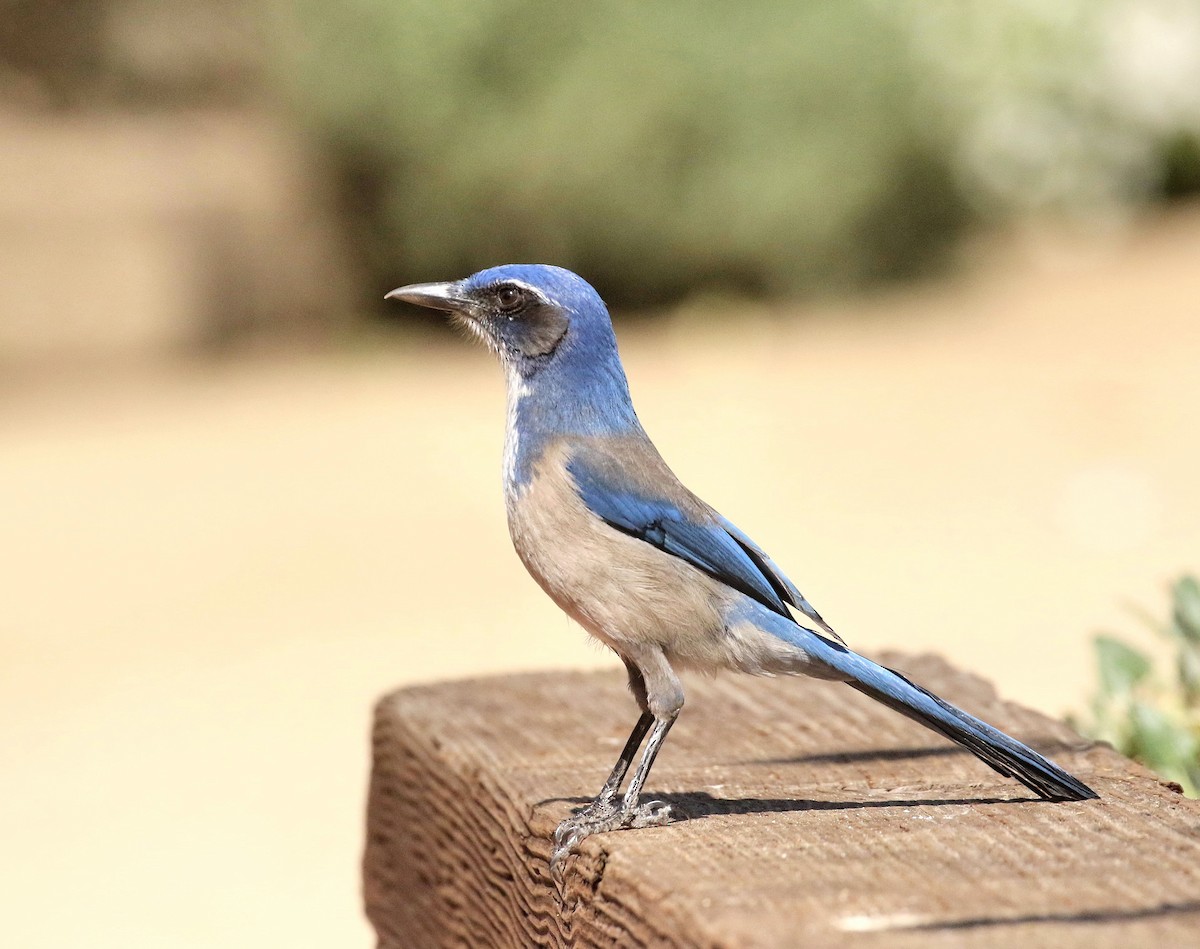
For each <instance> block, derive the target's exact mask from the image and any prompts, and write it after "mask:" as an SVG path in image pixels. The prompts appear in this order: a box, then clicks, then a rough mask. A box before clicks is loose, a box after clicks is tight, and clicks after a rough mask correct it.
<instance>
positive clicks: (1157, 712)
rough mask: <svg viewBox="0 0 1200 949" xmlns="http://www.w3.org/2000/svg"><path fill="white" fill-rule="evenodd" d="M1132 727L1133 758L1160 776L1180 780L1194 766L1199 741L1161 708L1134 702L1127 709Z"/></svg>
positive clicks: (1199, 746)
mask: <svg viewBox="0 0 1200 949" xmlns="http://www.w3.org/2000/svg"><path fill="white" fill-rule="evenodd" d="M1129 714H1130V720H1131V722H1132V724H1133V741H1132V745H1133V748H1134V757H1136V758H1138V759H1139V760H1140V761H1143V762H1145V763H1146V764H1147V765H1149V766H1150V767H1152V768H1153V769H1154V770H1155V771H1158V772H1159V773H1160V774H1166V775H1168V776H1170V777H1173V778H1175V779H1176V780H1179V777H1180V776H1186V775H1187V773H1188V769H1189V767H1194V766H1195V762H1196V756H1197V754H1198V753H1200V739H1198V738H1197V737H1196V736H1195V735H1193V734H1191V732H1189V731H1188V729H1187V726H1186V725H1185V724H1184V723H1182V722H1177V721H1175V720H1173V719H1172V718H1171V717H1170V716H1168V715H1167V714H1166V713H1165V712H1163V711H1162V710H1161V709H1158V708H1154V707H1153V706H1150V705H1146V704H1144V703H1142V702H1134V703H1133V706H1132V707H1131V708H1130V710H1129Z"/></svg>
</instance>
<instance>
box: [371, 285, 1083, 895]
mask: <svg viewBox="0 0 1200 949" xmlns="http://www.w3.org/2000/svg"><path fill="white" fill-rule="evenodd" d="M387 298H388V299H393V300H403V301H405V302H407V303H413V304H417V305H418V306H424V307H432V308H434V309H437V310H443V311H446V312H448V313H449V314H450V315H451V317H452V318H453V319H454V320H455V321H456V322H458V323H459V324H461V325H462V326H464V327H466V328H467V329H468V330H469V331H470V332H471V333H473V334H474V335H475V336H477V337H479V339H481V340H482V341H483V342H484V343H486V344H487V345H488V346H489V347H490V348H491V349H492V350H493V351H494V352H495V353H496V354H497V355H498V356H499V358H500V362H501V363H502V365H503V367H504V369H505V371H506V374H507V393H508V423H507V433H506V438H505V444H504V500H505V505H506V507H507V511H508V526H509V533H510V534H511V536H512V542H513V546H514V547H515V548H516V552H517V555H518V556H519V557H520V558H521V561H522V563H524V564H525V567H526V568H527V569H528V570H529V573H530V574H531V575H532V576H533V579H534V580H536V581H537V583H538V584H539V585H540V586H541V587H542V589H543V590H545V591H546V593H547V594H548V595H549V596H550V598H551V599H552V600H554V602H555V603H557V604H558V605H559V607H561V608H562V609H563V610H564V611H565V612H566V613H567V614H568V615H569V616H571V617H572V618H573V619H575V620H576V621H577V622H578V623H579V624H580V625H581V626H582V627H583V628H584V629H586V630H587V631H588V632H589V633H591V634H592V635H593V636H595V637H596V638H597V639H599V640H600V641H601V642H603V643H604V644H605V645H607V646H609V647H610V648H611V649H612V650H613V651H614V652H616V654H617V655H618V656H620V658H621V660H622V661H623V662H624V664H625V667H626V669H627V670H628V673H629V687H630V689H631V691H632V692H633V697H634V699H635V700H636V701H637V704H638V707H639V709H640V710H641V717H640V718H639V719H638V722H637V724H636V725H635V726H634V728H633V732H632V734H631V735H630V736H629V740H628V741H627V742H626V744H625V747H624V749H623V750H622V752H621V755H620V757H619V758H618V760H617V763H616V766H615V767H614V768H613V770H612V773H611V774H610V775H609V777H608V780H607V781H605V782H604V786H603V787H602V788H601V790H600V793H599V794H598V795H597V797H596V799H595V800H594V801H593V802H592V803H591V804H590V805H589V806H588V807H586V808H584V809H583V810H582V811H580V812H578V813H576V814H574V815H573V816H572V817H570V818H568V819H567V820H565V821H563V822H562V824H560V825H559V827H558V830H557V832H556V834H555V844H556V848H555V851H554V855H553V857H552V864H553V865H554V866H555V867H556V868H558V867H559V866H560V865H561V863H562V860H563V859H564V858H565V857H566V856H567V855H568V854H569V853H571V852H572V851H573V850H574V849H575V847H576V846H577V845H578V844H579V842H580V841H581V840H583V839H584V838H585V837H587V836H588V835H590V834H594V833H600V832H605V831H611V830H617V829H621V828H630V827H646V826H652V825H658V824H663V823H666V822H668V821H669V820H670V819H671V809H670V807H669V806H668V805H666V804H664V803H662V802H660V801H650V802H648V803H642V801H641V792H642V787H643V785H644V784H645V782H646V777H647V775H648V774H649V772H650V768H651V766H652V765H653V764H654V758H655V756H656V755H657V754H658V751H659V749H660V747H661V746H662V743H663V740H664V739H665V738H666V736H667V732H668V731H670V729H671V726H672V725H673V724H674V722H675V719H676V718H677V717H678V715H679V712H680V709H682V708H683V688H682V686H681V685H680V682H679V678H678V676H677V675H676V672H677V670H679V669H689V668H692V669H699V670H703V671H706V672H715V671H718V670H723V669H728V670H736V671H739V672H747V673H750V674H752V675H774V674H803V675H810V676H815V677H817V678H820V679H834V680H839V681H842V682H845V683H847V684H848V685H850V686H852V687H853V688H855V689H857V690H859V691H860V692H863V693H865V694H867V695H869V696H870V697H871V698H873V699H876V700H878V701H879V702H882V703H883V704H884V705H887V706H888V707H889V708H892V709H894V710H896V711H897V712H900V713H901V714H903V715H906V716H908V717H909V718H912V719H914V720H916V721H918V722H920V723H921V724H922V725H926V726H928V727H929V728H932V729H934V730H935V731H938V732H940V733H941V734H943V735H945V736H946V737H947V738H950V739H952V740H953V741H956V742H958V743H959V744H961V745H963V746H965V747H966V748H967V749H968V750H970V751H971V752H973V753H974V754H975V755H977V756H978V757H979V758H980V759H982V760H983V761H984V763H986V764H988V765H990V766H991V767H992V768H994V769H995V770H996V771H998V772H1000V773H1001V774H1003V775H1006V776H1008V777H1010V778H1015V779H1016V780H1017V781H1020V782H1021V783H1022V784H1024V785H1025V786H1026V787H1028V788H1030V789H1031V790H1032V791H1034V792H1035V793H1036V794H1037V795H1038V796H1040V797H1042V798H1044V799H1046V800H1051V801H1063V800H1083V799H1088V798H1095V797H1097V795H1096V793H1095V792H1094V791H1093V790H1092V789H1091V788H1089V787H1088V786H1087V785H1085V784H1083V783H1082V782H1080V781H1079V780H1077V779H1076V778H1074V777H1072V776H1071V775H1069V774H1067V773H1066V772H1065V771H1063V770H1062V769H1061V768H1059V767H1057V766H1056V765H1054V764H1052V763H1051V762H1050V761H1047V760H1046V759H1045V758H1043V757H1042V756H1041V755H1039V754H1038V753H1037V752H1035V751H1034V750H1033V749H1031V748H1028V747H1026V746H1025V745H1023V744H1021V742H1019V741H1016V740H1015V739H1013V738H1010V737H1009V736H1008V735H1005V734H1004V733H1002V732H1000V731H998V730H996V729H995V728H992V727H991V726H990V725H988V724H986V723H984V722H982V721H980V720H979V719H977V718H975V717H973V716H971V715H968V714H967V713H966V712H963V711H961V710H960V709H958V708H955V707H954V706H953V705H951V704H949V703H948V702H945V701H943V700H942V699H940V698H938V697H937V696H936V695H933V694H932V693H931V692H928V691H926V690H925V689H923V688H921V687H920V686H919V685H917V684H915V683H913V682H910V681H909V680H908V679H906V678H905V677H904V676H902V675H900V674H899V673H898V672H894V671H892V670H890V669H886V668H884V667H883V666H880V665H878V664H876V663H874V662H872V661H871V660H869V659H866V658H864V657H863V656H860V655H858V654H857V653H855V652H853V651H851V650H850V649H849V648H847V646H846V645H845V644H844V642H843V641H842V639H841V637H839V636H838V635H837V634H836V633H835V632H834V631H833V630H832V629H831V628H830V626H829V624H828V623H826V622H825V620H823V619H822V618H821V616H820V614H819V613H817V611H816V610H815V609H813V607H812V605H811V604H810V603H809V602H808V600H806V599H805V598H804V595H803V594H802V593H801V592H800V591H799V589H797V588H796V585H795V584H794V583H792V581H791V580H789V579H788V578H787V577H786V576H785V575H784V573H783V571H781V570H780V569H779V568H778V567H777V566H776V565H775V563H774V562H773V561H772V560H771V558H770V557H769V556H768V555H767V554H766V552H765V551H764V550H763V549H762V548H761V547H759V546H758V545H757V544H756V543H755V542H754V541H752V540H751V539H750V538H749V537H748V536H747V535H746V534H744V533H742V531H740V530H738V528H736V527H735V526H734V525H733V524H731V523H730V522H729V521H727V520H726V519H725V518H723V517H722V516H721V515H720V514H718V513H717V512H716V511H715V510H713V509H712V508H711V507H709V506H708V505H707V504H705V503H704V502H703V501H701V500H700V499H699V498H698V497H696V495H694V494H692V493H691V492H690V491H689V490H688V489H687V488H685V487H684V486H683V484H681V483H680V481H679V479H678V478H676V477H675V475H674V474H673V473H672V472H671V469H670V468H668V467H667V464H666V462H664V461H663V459H662V456H661V455H659V453H658V450H657V449H656V448H655V447H654V444H653V442H651V441H650V439H649V437H647V435H646V433H645V431H643V429H642V426H641V424H640V423H639V421H638V417H637V415H636V414H635V412H634V410H633V402H632V400H631V399H630V395H629V384H628V383H627V381H626V379H625V370H624V368H623V367H622V365H621V360H620V357H619V356H618V354H617V341H616V337H615V335H614V334H613V328H612V322H611V320H610V319H609V315H608V310H607V308H606V307H605V305H604V302H603V301H602V300H601V299H600V296H599V295H598V294H597V293H596V291H595V290H593V289H592V287H591V286H590V285H589V284H588V283H586V282H585V281H584V280H583V279H582V278H580V277H579V276H577V275H575V274H573V273H571V272H570V271H568V270H563V269H561V268H559V267H551V266H546V265H540V264H538V265H535V264H520V265H518V264H510V265H506V266H502V267H495V268H492V269H490V270H484V271H482V272H480V273H477V274H475V275H474V276H471V277H468V278H466V279H465V280H460V281H455V282H451V283H424V284H414V285H412V286H407V287H400V288H399V289H397V290H393V291H392V292H391V293H389V294H387ZM793 610H795V613H793ZM796 614H799V616H800V617H802V620H803V621H804V622H807V623H808V625H803V624H802V621H798V619H797V615H796ZM810 626H811V627H814V628H809V627H810ZM647 736H649V737H648V738H647ZM643 742H645V750H644V751H643V752H642V757H641V760H640V762H639V763H638V767H637V769H636V770H635V771H634V774H633V777H632V778H631V779H630V781H629V786H628V788H627V789H626V791H625V793H624V795H620V789H621V785H622V783H623V782H624V779H625V775H626V773H627V771H628V770H629V768H630V765H631V764H632V763H633V759H634V757H635V755H636V754H637V752H638V749H639V748H640V747H641V746H642V743H643ZM556 872H557V870H556Z"/></svg>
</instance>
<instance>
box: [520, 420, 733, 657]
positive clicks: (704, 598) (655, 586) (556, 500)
mask: <svg viewBox="0 0 1200 949" xmlns="http://www.w3.org/2000/svg"><path fill="white" fill-rule="evenodd" d="M570 455H571V449H570V445H569V444H568V443H567V442H565V441H563V442H559V443H551V444H548V445H547V446H546V447H545V448H544V450H543V451H542V453H541V455H540V457H539V458H538V459H537V460H536V462H534V464H533V465H532V468H531V475H530V477H529V479H528V480H527V481H526V482H525V483H523V484H519V485H514V486H513V487H512V490H510V491H509V492H507V498H506V500H507V508H508V527H509V533H510V535H511V536H512V541H513V546H514V547H515V548H516V551H517V555H518V556H519V557H520V558H521V561H522V562H523V563H524V564H525V567H526V569H527V570H528V571H529V573H530V574H531V575H532V576H533V578H534V579H535V580H536V581H537V582H538V584H539V585H540V586H541V587H542V589H543V590H545V591H546V593H547V594H549V596H550V597H551V599H553V600H554V602H555V603H557V604H558V605H559V606H560V607H561V608H562V609H563V610H564V611H565V612H566V613H567V614H568V615H570V616H571V617H572V618H573V619H575V620H576V621H578V622H579V624H580V625H582V626H583V627H584V628H585V629H586V630H588V632H590V633H592V634H593V635H594V636H596V637H597V638H598V639H600V640H602V641H604V642H606V643H607V644H608V645H610V646H612V647H613V648H614V649H616V650H617V651H618V652H625V651H627V650H624V649H623V648H622V645H623V644H632V645H657V646H660V647H661V648H663V649H664V651H666V652H668V653H673V654H678V655H683V654H685V653H689V652H694V651H696V649H698V648H700V647H701V646H702V645H703V644H704V643H708V642H711V641H713V639H714V637H719V636H720V635H721V634H722V631H723V629H724V620H723V617H724V614H725V613H726V611H727V609H728V607H729V603H730V599H731V597H732V596H735V595H736V594H734V593H733V592H732V591H731V590H729V588H727V587H725V586H724V585H722V584H719V583H717V582H715V581H714V580H713V579H712V578H710V577H708V576H707V575H706V574H704V573H701V572H700V571H699V570H696V569H695V568H694V567H692V566H691V565H690V564H688V563H686V562H684V561H683V560H681V559H679V558H677V557H673V556H671V555H670V554H667V553H665V552H663V551H662V550H659V549H658V548H657V547H654V546H652V545H650V544H647V543H646V542H644V541H642V540H639V539H637V538H635V537H631V536H629V535H628V534H625V533H622V532H621V531H618V530H616V529H615V528H613V527H611V526H609V525H608V524H606V523H605V522H604V521H603V520H601V519H600V518H599V517H597V516H596V515H595V514H594V513H593V512H592V511H591V510H590V509H589V508H588V507H587V505H586V504H585V503H584V501H583V499H582V498H581V497H580V496H579V493H578V491H577V489H576V486H575V484H574V482H573V480H572V478H571V476H570V473H569V471H568V470H567V463H568V461H569V460H570Z"/></svg>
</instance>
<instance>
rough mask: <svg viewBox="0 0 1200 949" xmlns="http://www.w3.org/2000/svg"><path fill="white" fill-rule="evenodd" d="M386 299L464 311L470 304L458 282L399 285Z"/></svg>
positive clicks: (433, 307)
mask: <svg viewBox="0 0 1200 949" xmlns="http://www.w3.org/2000/svg"><path fill="white" fill-rule="evenodd" d="M384 299H385V300H403V301H404V302H405V303H413V304H415V305H417V306H427V307H429V308H430V309H431V310H446V311H447V312H462V311H463V310H465V309H466V308H467V307H468V306H470V300H469V299H468V298H467V297H466V296H465V295H464V294H463V292H462V287H461V286H459V284H458V283H414V284H410V285H409V286H407V287H397V288H396V289H395V290H393V291H392V292H391V293H389V294H386V295H385V296H384Z"/></svg>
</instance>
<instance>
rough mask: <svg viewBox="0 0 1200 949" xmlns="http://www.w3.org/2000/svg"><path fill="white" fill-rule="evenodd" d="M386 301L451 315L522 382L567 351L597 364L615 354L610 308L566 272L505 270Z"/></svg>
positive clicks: (420, 287)
mask: <svg viewBox="0 0 1200 949" xmlns="http://www.w3.org/2000/svg"><path fill="white" fill-rule="evenodd" d="M386 299H388V300H403V301H404V302H405V303H414V304H416V305H417V306H425V307H431V308H432V309H435V310H444V311H446V312H447V313H449V314H450V316H451V317H452V318H453V319H454V321H455V322H456V323H458V324H459V325H461V326H464V327H466V328H467V329H468V330H470V331H471V332H472V333H473V334H474V335H476V336H478V337H479V338H480V339H482V340H483V341H484V342H485V343H486V344H487V345H488V346H489V347H490V348H491V349H492V350H494V351H495V352H496V353H497V354H498V355H499V356H500V359H501V361H502V362H503V363H504V364H505V365H506V366H507V367H508V368H509V369H512V370H515V371H516V372H517V373H518V374H519V375H527V374H530V373H533V372H536V371H537V370H538V369H539V368H540V367H542V366H544V365H546V364H547V363H548V362H550V361H551V360H555V359H557V358H559V357H560V355H561V354H562V353H564V352H568V351H571V352H580V353H583V354H590V355H592V356H593V357H604V356H607V355H608V353H610V352H611V353H612V354H614V355H615V352H616V346H615V341H614V339H613V333H612V323H611V321H610V320H609V316H608V310H607V308H606V307H605V306H604V301H603V300H601V299H600V295H599V294H598V293H596V291H595V290H593V289H592V287H591V286H590V285H589V284H588V283H587V281H585V280H584V279H583V278H582V277H579V276H577V275H576V274H573V273H571V271H569V270H564V269H562V268H561V267H551V266H549V265H547V264H505V265H504V266H501V267H492V268H491V269H489V270H481V271H480V272H479V273H477V274H474V275H472V276H470V277H467V278H466V279H465V280H456V281H453V282H451V283H416V284H412V285H411V286H407V287H399V288H397V289H395V290H393V291H392V292H391V293H389V294H387V297H386Z"/></svg>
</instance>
